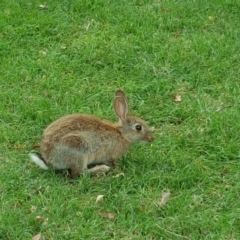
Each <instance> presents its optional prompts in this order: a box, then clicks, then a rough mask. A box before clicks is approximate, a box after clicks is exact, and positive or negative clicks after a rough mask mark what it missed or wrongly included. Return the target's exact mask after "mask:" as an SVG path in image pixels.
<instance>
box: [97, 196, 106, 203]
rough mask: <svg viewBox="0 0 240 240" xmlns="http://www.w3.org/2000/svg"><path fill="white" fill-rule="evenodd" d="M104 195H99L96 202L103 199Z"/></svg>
mask: <svg viewBox="0 0 240 240" xmlns="http://www.w3.org/2000/svg"><path fill="white" fill-rule="evenodd" d="M103 197H104V195H98V196H97V198H96V203H97V202H99V201H101V200H103Z"/></svg>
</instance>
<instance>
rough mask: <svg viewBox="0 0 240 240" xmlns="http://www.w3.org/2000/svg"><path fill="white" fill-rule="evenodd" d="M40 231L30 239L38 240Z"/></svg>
mask: <svg viewBox="0 0 240 240" xmlns="http://www.w3.org/2000/svg"><path fill="white" fill-rule="evenodd" d="M40 238H41V233H38V234H37V235H35V236H33V238H32V240H40Z"/></svg>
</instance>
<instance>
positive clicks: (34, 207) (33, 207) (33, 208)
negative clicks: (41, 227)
mask: <svg viewBox="0 0 240 240" xmlns="http://www.w3.org/2000/svg"><path fill="white" fill-rule="evenodd" d="M36 209H37V207H36V206H33V205H32V206H31V207H30V212H31V213H34V212H35V211H36Z"/></svg>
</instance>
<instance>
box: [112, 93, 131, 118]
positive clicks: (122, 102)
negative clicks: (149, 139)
mask: <svg viewBox="0 0 240 240" xmlns="http://www.w3.org/2000/svg"><path fill="white" fill-rule="evenodd" d="M114 110H115V113H116V115H117V116H118V118H119V119H120V120H123V121H124V120H126V118H127V116H128V104H127V99H126V96H125V94H124V92H123V91H121V90H118V91H117V92H116V94H115V100H114Z"/></svg>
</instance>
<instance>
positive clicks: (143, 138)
mask: <svg viewBox="0 0 240 240" xmlns="http://www.w3.org/2000/svg"><path fill="white" fill-rule="evenodd" d="M114 110H115V113H116V115H117V117H118V119H119V122H118V124H119V130H120V132H121V133H122V136H123V137H124V138H125V139H126V140H127V141H128V142H130V143H132V144H133V143H136V142H152V141H153V134H152V132H151V130H150V128H149V127H148V125H147V124H146V123H145V121H143V120H142V119H140V118H138V117H135V116H132V115H131V114H130V112H129V108H128V101H127V98H126V96H125V94H124V92H123V91H121V90H118V91H116V93H115V99H114Z"/></svg>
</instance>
